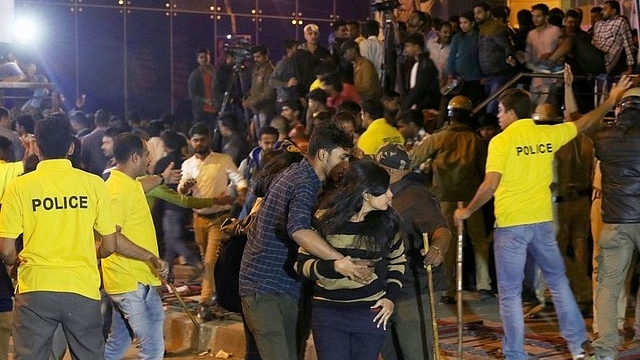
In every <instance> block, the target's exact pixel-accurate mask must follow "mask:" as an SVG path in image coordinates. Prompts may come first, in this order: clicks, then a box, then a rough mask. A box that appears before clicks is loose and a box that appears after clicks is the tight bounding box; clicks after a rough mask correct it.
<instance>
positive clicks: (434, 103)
mask: <svg viewBox="0 0 640 360" xmlns="http://www.w3.org/2000/svg"><path fill="white" fill-rule="evenodd" d="M404 50H405V53H406V54H407V57H408V58H410V59H413V65H412V66H409V67H407V68H406V70H405V74H404V76H405V82H404V83H405V84H406V89H405V91H406V94H405V96H404V99H403V100H402V105H401V107H400V108H401V109H402V111H403V112H404V111H406V110H409V109H418V110H424V109H438V108H439V107H440V87H439V85H438V69H437V68H436V65H435V64H434V63H433V61H432V60H431V59H430V58H429V54H428V53H427V52H425V51H424V37H423V36H422V35H421V34H410V35H408V36H407V38H406V40H405V43H404Z"/></svg>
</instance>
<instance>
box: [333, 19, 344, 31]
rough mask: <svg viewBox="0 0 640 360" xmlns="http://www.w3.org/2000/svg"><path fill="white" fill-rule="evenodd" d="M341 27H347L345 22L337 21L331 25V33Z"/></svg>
mask: <svg viewBox="0 0 640 360" xmlns="http://www.w3.org/2000/svg"><path fill="white" fill-rule="evenodd" d="M342 26H347V22H346V21H345V20H342V19H338V20H336V21H335V22H334V23H333V25H332V26H331V28H332V29H333V31H336V30H338V29H339V28H340V27H342Z"/></svg>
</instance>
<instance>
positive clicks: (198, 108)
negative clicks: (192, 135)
mask: <svg viewBox="0 0 640 360" xmlns="http://www.w3.org/2000/svg"><path fill="white" fill-rule="evenodd" d="M196 60H197V61H198V68H197V69H195V70H193V71H192V72H191V75H189V98H190V99H191V110H192V111H193V118H194V119H195V120H196V121H202V122H204V123H206V124H208V125H210V126H214V125H215V119H216V115H217V114H218V109H216V107H215V106H214V105H213V73H214V68H213V65H211V55H210V53H209V49H207V48H200V49H198V51H197V52H196Z"/></svg>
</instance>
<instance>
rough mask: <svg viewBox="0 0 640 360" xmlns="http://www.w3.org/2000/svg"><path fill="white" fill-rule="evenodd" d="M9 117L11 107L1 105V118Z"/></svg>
mask: <svg viewBox="0 0 640 360" xmlns="http://www.w3.org/2000/svg"><path fill="white" fill-rule="evenodd" d="M6 117H9V109H7V108H6V107H4V106H0V119H2V118H6Z"/></svg>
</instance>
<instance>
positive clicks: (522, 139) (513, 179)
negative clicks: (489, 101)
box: [486, 119, 577, 227]
mask: <svg viewBox="0 0 640 360" xmlns="http://www.w3.org/2000/svg"><path fill="white" fill-rule="evenodd" d="M576 135H577V128H576V126H575V124H574V123H571V122H569V123H563V124H558V125H536V124H535V123H534V122H533V120H531V119H522V120H518V121H516V122H514V123H512V124H511V125H509V126H508V127H507V128H506V129H505V130H504V131H503V132H502V133H500V134H498V135H496V136H495V137H494V138H493V139H492V140H491V142H490V143H489V153H488V156H487V166H486V172H487V173H490V172H496V173H500V174H502V178H501V180H500V185H498V189H496V192H495V215H496V224H497V226H498V227H507V226H515V225H526V224H534V223H539V222H545V221H551V220H552V219H553V214H552V207H551V190H550V188H549V186H550V185H551V181H552V180H553V158H554V154H555V152H556V151H557V150H558V149H560V147H561V146H562V145H564V144H566V143H567V142H569V141H570V140H571V139H573V138H574V137H575V136H576Z"/></svg>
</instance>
